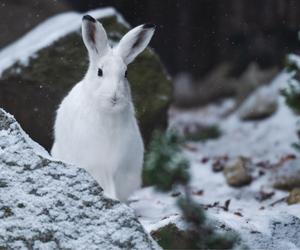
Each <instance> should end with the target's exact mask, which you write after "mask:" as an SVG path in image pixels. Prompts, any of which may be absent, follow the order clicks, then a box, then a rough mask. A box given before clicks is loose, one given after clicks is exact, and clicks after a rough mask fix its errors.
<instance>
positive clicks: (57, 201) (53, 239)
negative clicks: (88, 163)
mask: <svg viewBox="0 0 300 250" xmlns="http://www.w3.org/2000/svg"><path fill="white" fill-rule="evenodd" d="M0 249H159V247H158V246H157V244H156V243H155V242H154V241H153V240H152V239H151V237H150V236H149V235H148V234H147V233H146V232H145V231H144V229H143V227H142V225H141V224H140V223H139V222H138V220H137V218H136V217H135V215H134V211H133V210H132V209H131V208H129V207H128V206H126V205H125V204H121V203H120V202H118V201H115V200H111V199H108V198H106V197H104V196H103V192H102V189H101V187H100V186H99V185H98V184H97V183H96V182H95V181H94V180H93V179H92V177H91V176H90V175H89V174H88V173H87V172H86V171H85V170H84V169H81V168H78V167H75V166H70V165H66V164H64V163H62V162H58V161H55V160H54V159H51V158H50V156H49V155H48V153H47V152H46V151H45V150H44V149H43V148H42V147H40V146H39V145H38V144H36V143H35V142H33V141H32V140H31V139H30V138H29V137H28V136H27V135H26V134H25V133H24V132H23V130H22V129H21V128H20V126H19V124H18V123H17V122H16V120H15V119H14V118H13V117H12V116H11V115H9V114H8V113H6V112H5V111H4V110H2V109H0Z"/></svg>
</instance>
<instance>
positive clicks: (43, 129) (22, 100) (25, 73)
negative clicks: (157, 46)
mask: <svg viewBox="0 0 300 250" xmlns="http://www.w3.org/2000/svg"><path fill="white" fill-rule="evenodd" d="M100 21H101V22H102V24H103V25H104V27H105V29H106V30H107V33H108V36H109V38H110V41H111V42H112V43H114V42H116V41H119V39H120V38H121V37H122V36H123V35H124V34H125V33H126V32H127V31H128V28H127V27H126V26H125V25H124V24H122V23H120V22H118V21H117V17H116V16H111V17H106V18H104V19H100ZM41 39H43V38H42V37H41ZM87 67H88V55H87V51H86V49H85V47H84V44H83V42H82V38H81V33H80V29H78V30H77V31H76V32H73V33H69V34H68V35H66V36H65V37H63V38H61V39H59V40H57V41H55V42H53V43H52V44H51V45H50V46H48V47H46V48H43V49H41V50H39V51H38V52H36V53H35V55H34V56H32V57H31V58H30V60H29V63H28V64H27V65H24V64H21V63H19V62H17V63H15V64H14V65H13V66H11V67H10V68H8V69H7V70H6V71H5V72H3V75H2V78H1V79H0V106H1V107H3V108H5V109H6V110H8V111H9V112H11V113H12V114H14V115H15V116H16V118H17V119H18V120H19V121H20V123H21V125H22V126H23V127H24V129H25V130H26V131H27V132H28V133H29V134H30V135H31V137H32V138H33V139H34V140H36V141H38V142H39V143H40V144H42V145H43V146H44V147H46V148H47V149H49V148H50V147H51V145H52V127H53V123H54V117H55V110H56V109H57V106H58V105H59V103H60V102H61V100H62V99H63V97H64V96H65V95H66V94H67V92H68V91H69V90H70V89H71V88H72V87H73V86H74V85H75V84H76V83H77V82H78V81H80V80H81V79H82V77H83V76H84V74H85V72H86V70H87ZM128 72H129V73H128V78H129V81H130V83H131V88H132V93H133V100H134V103H135V107H136V111H137V116H138V120H139V124H140V127H141V131H142V134H143V137H144V140H145V141H146V142H147V141H148V140H149V138H150V136H151V134H152V131H153V130H154V129H157V128H163V127H165V125H166V110H167V106H168V104H169V101H170V92H171V83H170V80H169V79H168V76H167V74H166V72H165V69H164V67H163V65H162V63H161V61H160V59H159V57H158V56H157V55H156V54H155V53H154V52H153V51H152V50H151V49H146V50H145V51H144V52H143V53H142V54H141V55H139V56H138V58H137V59H136V60H135V62H134V63H132V64H131V65H129V68H128Z"/></svg>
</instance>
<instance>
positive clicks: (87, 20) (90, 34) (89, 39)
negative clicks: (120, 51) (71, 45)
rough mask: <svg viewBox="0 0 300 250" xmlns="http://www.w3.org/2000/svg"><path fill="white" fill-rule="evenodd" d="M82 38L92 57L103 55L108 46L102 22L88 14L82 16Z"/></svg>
mask: <svg viewBox="0 0 300 250" xmlns="http://www.w3.org/2000/svg"><path fill="white" fill-rule="evenodd" d="M82 38H83V41H84V44H85V46H86V48H87V49H88V52H89V55H90V57H92V58H93V57H94V56H102V55H104V54H105V53H106V52H107V50H108V48H109V45H108V40H107V35H106V32H105V30H104V28H103V26H102V24H101V23H100V22H98V21H97V20H95V19H94V18H93V17H91V16H89V15H85V16H84V17H83V18H82Z"/></svg>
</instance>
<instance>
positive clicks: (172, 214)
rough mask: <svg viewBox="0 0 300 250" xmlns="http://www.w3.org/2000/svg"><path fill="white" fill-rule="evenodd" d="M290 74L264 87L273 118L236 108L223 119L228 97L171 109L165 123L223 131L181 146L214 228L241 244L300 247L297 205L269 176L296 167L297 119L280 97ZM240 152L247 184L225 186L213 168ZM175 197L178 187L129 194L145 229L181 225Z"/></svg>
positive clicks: (221, 175)
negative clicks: (272, 100) (246, 117)
mask: <svg viewBox="0 0 300 250" xmlns="http://www.w3.org/2000/svg"><path fill="white" fill-rule="evenodd" d="M290 78H291V75H290V74H289V73H286V72H284V73H282V74H280V75H279V76H278V77H277V78H276V79H275V80H274V81H273V82H272V83H271V84H270V85H269V86H268V87H267V88H269V93H270V94H273V95H275V96H276V99H277V101H278V107H277V110H276V112H275V113H274V114H273V115H272V116H270V117H269V118H266V119H263V120H255V121H242V120H241V119H240V118H239V110H237V111H235V112H233V113H232V114H231V115H229V116H226V117H222V115H221V114H220V112H221V113H222V114H225V113H227V111H229V110H231V109H232V107H233V101H232V100H229V101H226V102H224V103H223V105H221V107H220V108H216V107H217V106H216V105H211V106H210V107H208V108H205V109H201V110H193V111H189V112H177V113H176V112H175V111H174V112H172V116H171V121H170V124H172V125H175V127H176V126H178V127H179V129H182V126H189V125H192V126H194V124H195V123H196V124H197V123H198V124H199V123H202V124H203V123H211V124H213V123H217V124H218V125H219V127H220V129H221V131H222V136H221V137H220V138H219V139H216V140H209V141H207V142H206V143H202V142H198V143H197V142H188V143H187V145H186V148H185V154H186V155H187V157H188V158H189V159H190V162H191V168H190V172H191V176H192V181H191V189H192V194H193V198H194V199H195V200H196V201H198V202H199V203H200V204H202V205H203V207H204V208H205V209H206V210H207V215H208V217H209V218H210V219H211V220H212V221H213V222H212V223H213V225H214V226H215V227H216V228H219V229H221V230H223V231H232V230H233V231H234V232H238V233H239V234H240V237H241V239H242V243H243V244H245V245H247V246H248V247H249V248H250V249H300V241H299V239H300V205H288V204H287V202H286V199H287V196H288V195H289V193H288V191H284V190H279V189H275V188H274V187H273V186H274V179H276V178H275V177H274V176H276V177H277V178H280V175H279V177H278V173H281V172H284V173H285V174H286V173H287V172H288V171H291V175H293V173H294V172H293V171H294V170H295V169H299V168H298V167H296V168H295V167H293V166H298V165H299V166H300V161H299V160H298V159H297V152H296V151H295V150H294V149H293V148H292V147H291V144H292V143H294V142H295V141H297V136H296V127H297V121H298V117H297V116H295V115H294V114H293V113H292V112H291V111H290V109H289V108H288V107H287V106H286V104H285V102H284V99H283V97H281V96H280V95H279V90H280V89H281V88H283V87H285V86H287V83H288V82H289V79H290ZM222 110H223V111H222ZM208 111H209V112H208ZM202 124H201V125H202ZM239 156H243V157H248V158H249V161H250V162H251V175H252V182H251V183H250V184H249V185H245V186H243V187H230V186H229V185H228V184H227V183H226V178H225V175H224V173H223V171H222V170H220V169H219V170H218V169H217V168H218V167H220V166H222V164H223V163H224V164H225V165H226V163H227V162H228V161H229V160H230V159H235V158H236V157H239ZM283 166H284V168H283ZM222 167H223V166H222ZM298 174H299V172H298ZM298 184H299V182H298ZM180 195H181V194H180V191H179V192H177V191H173V192H172V193H169V194H161V193H158V192H157V191H156V190H154V189H153V188H152V187H148V188H144V189H142V190H140V191H139V192H137V193H136V194H135V195H134V196H133V197H132V199H133V201H132V203H131V206H132V207H133V208H134V209H135V210H136V211H137V213H138V214H139V216H140V221H141V222H142V224H143V225H144V226H145V228H146V229H147V230H148V231H149V232H151V231H155V230H157V228H159V227H161V226H164V225H167V224H168V223H175V224H177V225H178V226H179V227H182V223H181V222H182V221H181V216H180V213H179V211H178V209H177V207H176V205H175V201H176V199H177V196H180ZM226 202H227V205H225V204H226Z"/></svg>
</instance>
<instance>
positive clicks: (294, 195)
mask: <svg viewBox="0 0 300 250" xmlns="http://www.w3.org/2000/svg"><path fill="white" fill-rule="evenodd" d="M287 203H288V204H289V205H293V204H298V203H300V188H294V189H293V190H292V191H291V192H290V195H289V197H288V198H287Z"/></svg>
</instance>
